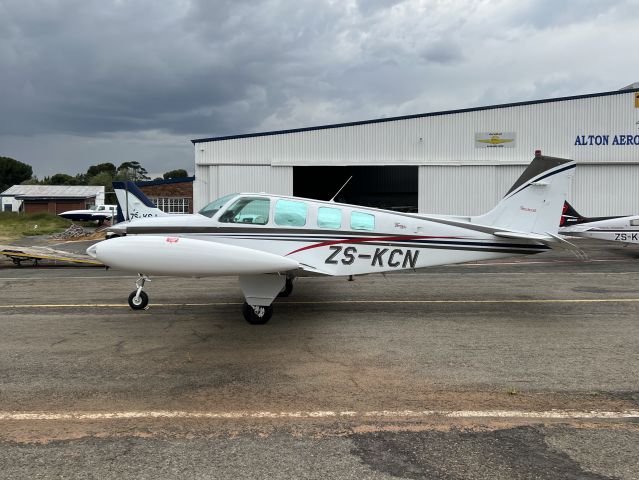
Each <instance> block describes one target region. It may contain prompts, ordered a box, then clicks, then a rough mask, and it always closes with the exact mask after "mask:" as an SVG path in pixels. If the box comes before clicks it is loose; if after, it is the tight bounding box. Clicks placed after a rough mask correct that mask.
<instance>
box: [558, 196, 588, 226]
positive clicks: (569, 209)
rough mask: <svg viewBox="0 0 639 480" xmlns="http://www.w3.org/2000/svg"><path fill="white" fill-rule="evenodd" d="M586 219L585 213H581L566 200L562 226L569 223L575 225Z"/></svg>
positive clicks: (561, 221)
mask: <svg viewBox="0 0 639 480" xmlns="http://www.w3.org/2000/svg"><path fill="white" fill-rule="evenodd" d="M583 220H584V217H583V215H581V214H579V212H577V210H575V208H574V207H573V206H572V205H570V204H569V203H568V202H567V201H566V202H564V209H563V210H562V212H561V220H560V223H559V226H560V227H565V226H567V225H574V224H575V223H581V222H582V221H583Z"/></svg>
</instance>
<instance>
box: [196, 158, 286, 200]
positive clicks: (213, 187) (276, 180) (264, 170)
mask: <svg viewBox="0 0 639 480" xmlns="http://www.w3.org/2000/svg"><path fill="white" fill-rule="evenodd" d="M195 178H196V182H195V183H194V185H193V203H194V209H195V210H199V209H200V208H202V207H203V206H204V205H206V204H207V203H209V202H211V201H212V200H215V199H216V198H219V197H222V196H224V195H227V194H229V193H239V192H268V193H276V194H281V195H292V194H293V167H271V166H268V165H197V166H196V170H195Z"/></svg>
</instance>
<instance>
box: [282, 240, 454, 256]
mask: <svg viewBox="0 0 639 480" xmlns="http://www.w3.org/2000/svg"><path fill="white" fill-rule="evenodd" d="M433 238H446V239H461V238H464V237H433V236H424V235H400V236H394V237H367V238H349V239H345V240H331V241H329V242H320V243H314V244H313V245H307V246H305V247H302V248H298V249H297V250H293V251H292V252H289V253H287V254H286V256H287V257H288V256H289V255H292V254H294V253H297V252H301V251H303V250H310V249H311V248H318V247H326V246H329V245H338V244H340V243H365V242H379V241H383V242H386V241H388V242H392V241H406V240H418V239H419V240H423V239H433Z"/></svg>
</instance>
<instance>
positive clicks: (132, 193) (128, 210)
mask: <svg viewBox="0 0 639 480" xmlns="http://www.w3.org/2000/svg"><path fill="white" fill-rule="evenodd" d="M113 190H114V191H115V196H116V197H117V199H118V207H119V208H118V217H119V214H120V212H121V214H122V217H123V220H133V219H136V218H147V217H163V216H166V215H168V213H164V212H163V211H162V210H160V209H159V208H157V207H156V206H155V205H154V204H153V202H152V201H151V200H149V199H148V198H147V196H146V195H144V193H142V190H140V189H139V188H138V186H137V185H136V184H135V183H134V182H131V181H128V182H113Z"/></svg>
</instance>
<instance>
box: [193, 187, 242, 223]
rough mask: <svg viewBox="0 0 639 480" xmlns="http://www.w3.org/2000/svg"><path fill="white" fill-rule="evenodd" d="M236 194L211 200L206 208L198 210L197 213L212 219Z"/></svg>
mask: <svg viewBox="0 0 639 480" xmlns="http://www.w3.org/2000/svg"><path fill="white" fill-rule="evenodd" d="M236 196H237V193H231V194H230V195H225V196H223V197H220V198H218V199H217V200H213V201H212V202H211V203H209V204H208V205H207V206H206V207H204V208H203V209H202V210H200V211H199V212H198V213H199V214H200V215H204V216H205V217H209V218H213V216H214V215H215V214H216V213H217V212H218V211H219V210H220V208H222V207H223V206H224V204H226V202H228V201H229V200H230V199H231V198H233V197H236Z"/></svg>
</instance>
